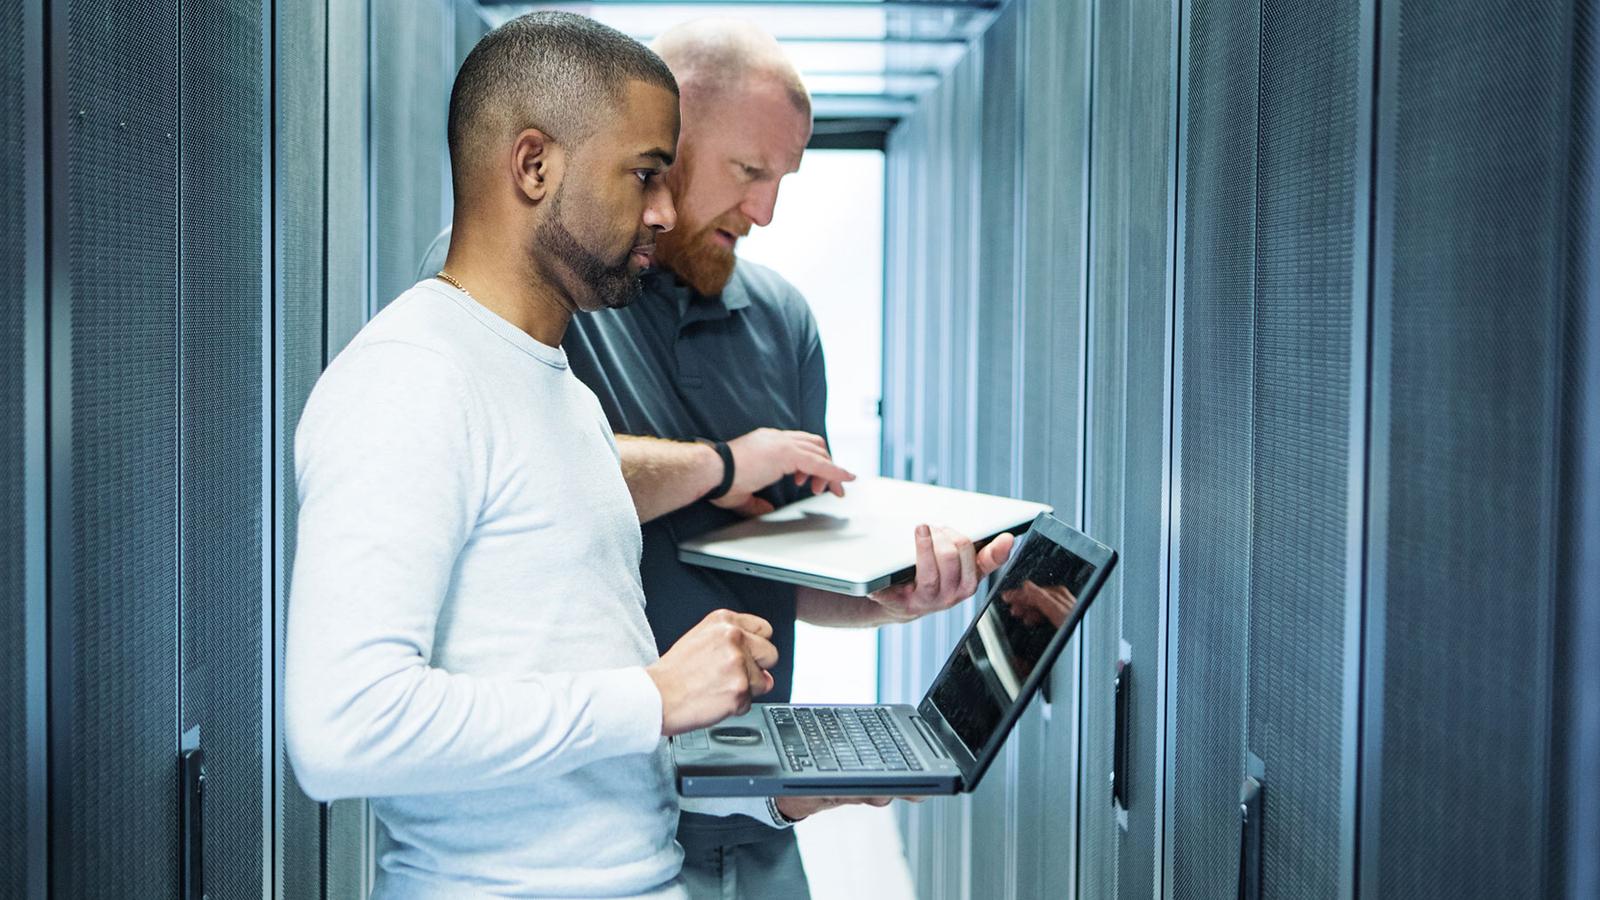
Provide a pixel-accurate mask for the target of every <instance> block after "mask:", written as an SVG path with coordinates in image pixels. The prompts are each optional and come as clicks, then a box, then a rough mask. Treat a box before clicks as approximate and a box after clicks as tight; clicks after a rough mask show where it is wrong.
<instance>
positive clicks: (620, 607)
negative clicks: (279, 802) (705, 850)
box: [285, 281, 742, 898]
mask: <svg viewBox="0 0 1600 900" xmlns="http://www.w3.org/2000/svg"><path fill="white" fill-rule="evenodd" d="M295 456H296V458H295V462H296V471H297V475H298V483H299V494H300V513H299V533H298V534H299V536H298V541H297V545H296V557H295V565H294V572H293V579H292V582H291V598H290V603H289V622H288V648H287V653H286V670H287V671H286V684H285V706H286V710H285V712H286V720H287V721H286V726H287V741H288V749H289V754H290V759H291V761H292V763H293V765H294V768H295V773H296V775H297V776H298V778H299V781H300V784H301V785H302V787H303V788H304V789H305V790H306V791H307V793H309V794H310V795H311V796H313V797H316V798H318V799H331V798H335V797H357V796H360V797H370V798H372V807H373V811H374V813H375V815H376V817H377V820H378V823H379V825H380V830H381V843H380V846H379V850H378V852H379V857H378V863H379V873H380V874H379V879H378V885H377V888H376V890H375V894H374V896H379V897H393V898H433V897H451V898H460V897H476V896H537V897H633V896H657V895H660V896H677V893H678V891H679V888H678V887H677V886H676V885H675V882H674V878H675V876H676V874H677V871H678V868H679V865H680V862H681V858H682V852H681V850H680V849H679V848H678V846H677V845H676V843H675V842H674V840H673V831H674V828H675V825H676V819H677V802H676V797H675V796H674V793H673V791H672V787H671V772H670V766H669V762H668V756H667V753H666V751H665V744H664V742H663V741H662V740H661V697H660V694H659V693H658V692H657V690H656V688H655V686H654V684H653V682H652V681H651V680H650V678H649V676H648V675H646V674H645V672H644V668H643V667H644V666H646V665H648V664H650V663H651V662H653V661H655V659H656V650H655V644H654V641H653V639H652V637H651V634H650V628H649V625H648V623H647V622H646V620H645V615H644V594H643V590H642V588H641V586H640V580H639V553H640V538H639V525H638V519H637V517H636V514H635V512H634V508H633V504H632V501H631V499H630V497H629V494H628V489H627V486H626V484H625V483H624V482H623V480H622V475H621V471H620V468H619V465H618V459H617V455H616V447H615V443H614V441H613V439H612V436H611V433H610V429H609V428H608V427H607V425H606V421H605V418H604V416H603V414H602V412H601V410H600V407H599V405H598V404H597V403H596V401H595V399H594V396H593V394H591V393H590V392H589V390H588V389H587V388H585V387H584V386H583V385H582V384H581V383H580V382H579V381H578V380H577V379H576V378H574V377H573V376H572V374H571V373H570V372H569V371H568V370H567V367H566V357H565V355H564V354H563V353H562V351H561V350H560V349H559V348H554V347H549V346H546V345H544V344H541V343H539V342H538V341H535V340H534V339H533V338H531V337H529V336H528V335H527V334H525V333H523V332H522V331H520V330H518V329H517V328H515V327H513V326H512V325H511V324H510V323H508V322H506V321H505V320H503V319H501V318H499V317H498V316H496V315H495V314H493V313H492V312H490V311H489V310H487V309H486V308H484V307H483V306H481V305H479V304H478V303H476V302H474V301H473V300H472V299H471V298H470V297H468V296H467V295H465V294H463V293H461V292H459V291H456V290H455V289H453V288H450V287H448V286H446V285H444V284H443V283H441V282H438V281H425V282H422V283H420V284H418V285H417V286H416V287H413V288H412V289H411V290H409V291H407V292H406V293H405V294H403V295H401V296H400V297H399V298H398V299H396V300H395V301H394V302H393V303H392V304H390V306H389V307H388V308H386V309H385V310H384V311H383V312H382V313H381V314H379V315H378V316H376V317H375V318H374V319H373V320H372V321H371V322H370V323H369V324H368V325H367V326H366V327H365V328H364V329H363V330H362V331H361V333H360V335H358V336H357V338H356V339H355V340H354V341H353V342H352V343H351V345H350V346H349V347H348V348H347V349H346V350H345V351H344V352H342V353H341V354H340V355H339V357H338V358H337V359H336V360H335V361H334V362H333V364H332V365H330V366H329V368H328V370H327V372H326V373H324V374H323V376H322V378H321V380H320V381H318V383H317V386H316V388H315V390H314V391H313V392H312V395H311V398H310V400H309V402H308V404H307V406H306V410H305V413H304V416H303V418H302V419H301V423H300V426H299V430H298V432H297V434H296V441H295ZM734 809H741V808H740V807H739V806H737V805H735V806H732V807H730V809H728V810H724V812H726V811H734ZM741 811H742V809H741Z"/></svg>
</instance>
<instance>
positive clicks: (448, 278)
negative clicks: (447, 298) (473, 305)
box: [435, 269, 472, 297]
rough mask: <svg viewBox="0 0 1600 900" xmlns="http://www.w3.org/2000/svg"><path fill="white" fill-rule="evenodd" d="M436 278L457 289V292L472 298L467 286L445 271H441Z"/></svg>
mask: <svg viewBox="0 0 1600 900" xmlns="http://www.w3.org/2000/svg"><path fill="white" fill-rule="evenodd" d="M435 277H436V278H438V279H439V280H440V281H442V282H444V283H445V284H448V285H450V286H451V287H453V288H455V289H456V290H458V291H460V292H461V293H463V294H466V295H467V296H468V297H471V296H472V292H471V291H469V290H467V286H466V285H464V284H462V283H461V282H459V281H457V280H456V277H455V276H454V275H451V274H450V273H449V272H446V271H445V270H443V269H440V270H439V274H438V275H437V276H435Z"/></svg>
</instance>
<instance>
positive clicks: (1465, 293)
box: [1363, 0, 1592, 898]
mask: <svg viewBox="0 0 1600 900" xmlns="http://www.w3.org/2000/svg"><path fill="white" fill-rule="evenodd" d="M1386 24H1388V25H1389V26H1391V27H1387V28H1386V30H1385V33H1384V37H1383V40H1382V42H1381V43H1380V47H1382V48H1383V52H1384V53H1386V54H1387V53H1392V54H1395V56H1394V57H1393V58H1392V59H1391V60H1386V61H1385V69H1384V71H1385V72H1390V71H1392V72H1394V73H1395V76H1394V80H1393V82H1392V85H1393V95H1392V102H1391V103H1390V104H1389V105H1388V106H1387V107H1386V108H1385V115H1384V119H1383V121H1382V122H1381V123H1380V128H1383V129H1386V130H1387V132H1386V133H1387V135H1388V136H1387V137H1386V138H1385V139H1384V142H1383V144H1382V151H1381V152H1382V155H1381V156H1380V170H1386V171H1388V172H1389V173H1391V174H1392V184H1393V194H1392V197H1388V198H1383V199H1382V200H1380V206H1379V211H1380V218H1379V236H1380V243H1379V248H1380V252H1379V257H1378V260H1377V263H1376V264H1377V265H1378V266H1380V267H1382V270H1381V271H1380V273H1379V278H1380V281H1379V284H1380V293H1379V295H1378V296H1377V297H1376V298H1375V311H1374V328H1375V329H1377V330H1378V331H1379V332H1381V333H1384V334H1386V335H1387V338H1388V341H1389V342H1390V346H1391V347H1392V352H1391V355H1390V362H1389V366H1388V369H1387V371H1383V370H1379V371H1377V372H1376V377H1377V379H1378V381H1377V384H1375V386H1374V392H1375V393H1378V392H1381V393H1382V394H1383V395H1384V396H1385V397H1386V398H1387V403H1388V409H1389V415H1388V418H1387V422H1386V423H1384V424H1385V425H1386V427H1387V428H1388V444H1387V449H1386V454H1385V457H1384V458H1383V459H1381V460H1376V461H1375V464H1381V465H1386V466H1387V469H1388V484H1387V500H1388V507H1387V515H1386V518H1385V525H1386V529H1387V532H1388V541H1387V546H1380V547H1375V548H1374V553H1377V554H1382V555H1383V563H1384V569H1383V571H1384V573H1385V574H1384V580H1383V581H1382V583H1381V584H1380V585H1378V586H1376V588H1375V589H1378V590H1382V591H1383V593H1384V597H1385V604H1386V606H1385V615H1384V617H1383V619H1382V620H1381V621H1377V622H1374V623H1372V625H1371V626H1369V632H1370V629H1373V628H1378V629H1382V633H1383V638H1384V648H1385V650H1384V654H1383V681H1382V685H1381V692H1380V691H1377V690H1372V689H1371V688H1370V687H1369V696H1370V697H1371V698H1372V701H1371V702H1381V703H1382V704H1383V707H1382V708H1383V730H1382V734H1381V763H1380V764H1381V767H1382V768H1381V782H1380V784H1379V787H1380V789H1381V811H1380V816H1381V818H1380V820H1379V821H1378V822H1377V826H1378V829H1377V831H1376V833H1375V835H1374V832H1371V831H1369V832H1368V835H1369V837H1371V836H1375V837H1376V838H1377V842H1376V846H1371V841H1370V840H1369V841H1367V842H1365V844H1364V846H1367V847H1370V849H1364V850H1363V855H1364V856H1366V855H1367V854H1373V855H1375V856H1376V865H1377V869H1378V871H1377V878H1378V883H1377V884H1376V885H1374V887H1376V888H1377V889H1378V890H1379V891H1380V892H1381V894H1382V895H1383V896H1386V897H1467V896H1474V897H1501V898H1510V897H1545V896H1553V895H1554V894H1553V893H1552V891H1553V890H1554V886H1553V884H1552V881H1551V877H1552V876H1551V872H1550V871H1549V869H1548V867H1547V866H1546V857H1545V846H1546V842H1547V840H1548V838H1549V836H1550V835H1552V834H1554V833H1556V832H1554V831H1553V830H1552V829H1553V823H1552V818H1551V816H1550V805H1549V802H1548V796H1549V791H1550V790H1551V788H1552V785H1553V784H1554V783H1555V782H1552V780H1551V779H1550V777H1549V775H1550V773H1549V769H1548V754H1549V747H1548V736H1549V733H1550V732H1549V723H1550V721H1551V720H1550V716H1551V697H1550V676H1549V672H1550V671H1551V665H1552V660H1551V650H1550V648H1551V631H1550V629H1551V617H1552V604H1553V603H1554V601H1555V598H1554V587H1553V583H1552V572H1551V570H1550V564H1549V561H1550V559H1551V558H1552V554H1553V535H1552V520H1553V515H1554V508H1553V504H1554V498H1555V495H1556V490H1555V472H1554V461H1555V458H1556V446H1555V440H1556V434H1557V431H1556V428H1555V425H1556V422H1555V416H1554V410H1555V400H1556V397H1555V390H1556V384H1557V382H1556V378H1555V375H1556V373H1558V372H1559V370H1560V369H1559V356H1558V354H1557V348H1556V345H1555V340H1554V336H1555V334H1556V326H1557V321H1558V320H1557V317H1558V315H1559V310H1560V308H1561V299H1560V297H1561V288H1562V283H1561V278H1562V269H1561V265H1560V257H1559V253H1558V248H1560V247H1561V246H1562V225H1563V221H1564V219H1563V217H1564V215H1565V207H1564V201H1565V198H1566V195H1567V181H1566V163H1567V155H1566V154H1567V142H1568V139H1569V138H1568V133H1569V128H1568V121H1569V120H1568V116H1569V109H1570V107H1569V104H1570V102H1571V93H1570V90H1569V78H1570V66H1571V58H1570V43H1571V34H1570V30H1571V28H1572V24H1573V23H1572V15H1571V4H1569V3H1565V2H1543V3H1528V2H1512V0H1502V2H1487V0H1485V2H1474V3H1461V2H1421V0H1408V2H1404V3H1402V4H1401V5H1400V8H1399V10H1398V13H1397V18H1393V19H1390V20H1389V22H1388V23H1386ZM1385 200H1386V201H1387V202H1386V203H1385V202H1384V201H1385ZM1591 452H1592V451H1591Z"/></svg>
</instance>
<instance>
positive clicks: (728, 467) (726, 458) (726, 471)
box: [695, 438, 733, 500]
mask: <svg viewBox="0 0 1600 900" xmlns="http://www.w3.org/2000/svg"><path fill="white" fill-rule="evenodd" d="M695 440H696V441H699V442H700V443H702V444H705V445H706V446H707V447H710V448H711V449H713V450H715V451H717V455H718V456H720V457H722V483H721V484H718V485H717V486H716V487H714V488H712V489H711V492H710V493H708V494H706V495H705V496H704V497H701V498H700V499H701V500H715V499H717V498H718V497H721V496H722V495H723V494H726V493H727V492H728V490H729V489H730V488H732V487H733V451H732V450H730V449H728V444H727V442H726V441H713V440H711V439H709V438H695Z"/></svg>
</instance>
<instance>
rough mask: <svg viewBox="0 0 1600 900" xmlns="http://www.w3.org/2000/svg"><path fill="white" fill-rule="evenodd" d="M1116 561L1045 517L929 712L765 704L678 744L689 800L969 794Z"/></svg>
mask: <svg viewBox="0 0 1600 900" xmlns="http://www.w3.org/2000/svg"><path fill="white" fill-rule="evenodd" d="M1116 561H1117V554H1116V553H1115V551H1113V550H1112V549H1111V548H1109V547H1107V546H1105V545H1104V544H1101V543H1099V542H1097V541H1095V540H1093V539H1092V538H1090V537H1088V536H1087V535H1084V534H1083V533H1082V532H1080V531H1077V530H1075V529H1073V528H1072V527H1070V526H1068V525H1066V524H1065V523H1063V522H1062V521H1061V520H1059V519H1057V518H1055V517H1054V516H1051V515H1049V514H1048V513H1045V514H1041V515H1040V516H1039V517H1038V518H1037V519H1035V520H1034V522H1033V525H1032V527H1031V528H1030V529H1029V530H1028V532H1027V534H1026V535H1024V536H1023V537H1022V538H1020V539H1019V540H1018V542H1017V545H1016V547H1015V548H1013V549H1012V551H1011V559H1010V561H1009V562H1008V563H1007V564H1006V566H1005V567H1004V568H1003V569H1001V571H1000V572H999V573H998V574H996V575H995V576H993V579H992V582H991V584H992V587H991V588H990V590H989V594H988V597H987V598H986V600H985V602H984V604H983V607H982V608H981V609H980V611H979V612H978V615H977V618H975V619H974V620H973V622H972V624H971V625H970V626H968V628H967V632H966V634H965V635H963V636H962V638H961V641H960V643H958V644H957V645H956V648H955V650H954V651H953V652H952V653H951V654H950V657H949V659H947V660H945V664H944V669H943V670H942V671H940V672H939V677H938V678H936V679H934V682H933V686H932V687H931V688H929V689H928V692H927V694H925V695H924V696H923V698H922V702H921V703H919V704H918V705H916V706H914V707H913V706H907V705H905V704H891V705H872V706H819V705H805V704H778V703H758V704H755V705H754V706H753V707H751V709H750V711H749V712H748V713H745V714H744V715H741V716H734V717H732V718H729V719H725V720H723V721H722V722H720V723H718V724H717V725H713V726H711V727H710V728H702V729H699V730H697V731H691V732H687V733H685V734H681V735H678V736H677V737H675V738H673V739H672V753H673V758H674V763H675V765H676V769H677V781H678V793H680V794H682V795H683V796H685V797H743V796H756V797H773V796H786V795H788V796H794V795H805V796H821V797H839V796H845V797H873V796H914V795H927V794H956V793H960V792H962V791H970V790H972V789H973V788H975V787H976V786H977V784H978V780H979V779H980V778H982V777H983V773H984V771H985V770H987V769H988V768H989V763H990V762H992V761H993V760H994V758H995V756H996V754H998V753H999V752H1000V747H1001V745H1002V744H1004V743H1005V739H1006V736H1007V735H1009V734H1010V733H1011V729H1012V727H1013V726H1015V725H1016V722H1017V719H1018V718H1020V717H1021V715H1022V711H1023V710H1024V709H1025V708H1026V707H1027V705H1028V701H1030V700H1031V699H1033V695H1034V693H1035V692H1036V691H1038V690H1039V685H1040V684H1041V683H1042V682H1043V681H1044V679H1045V678H1047V677H1049V674H1050V667H1051V665H1052V664H1053V663H1054V662H1055V661H1056V657H1057V656H1059V655H1060V654H1061V648H1062V647H1064V646H1065V645H1066V643H1067V639H1068V638H1070V637H1071V636H1072V632H1073V630H1074V629H1076V628H1077V626H1078V622H1079V621H1081V620H1082V619H1083V614H1084V612H1085V611H1086V610H1087V609H1088V608H1089V604H1090V602H1092V601H1093V600H1094V596H1095V593H1096V592H1098V591H1099V590H1100V586H1101V585H1102V584H1104V583H1105V579H1106V576H1107V574H1109V573H1110V571H1111V569H1112V567H1113V566H1115V565H1116Z"/></svg>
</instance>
